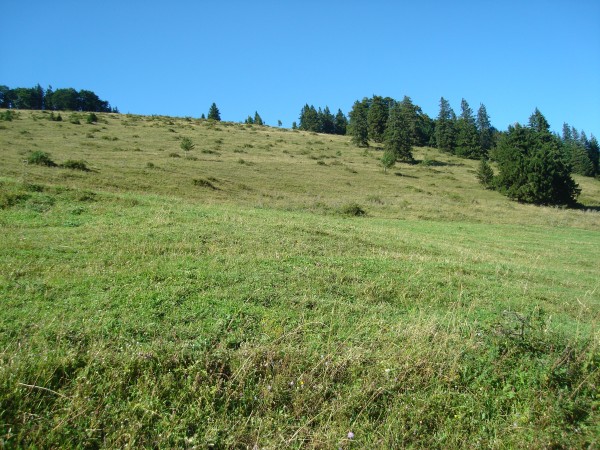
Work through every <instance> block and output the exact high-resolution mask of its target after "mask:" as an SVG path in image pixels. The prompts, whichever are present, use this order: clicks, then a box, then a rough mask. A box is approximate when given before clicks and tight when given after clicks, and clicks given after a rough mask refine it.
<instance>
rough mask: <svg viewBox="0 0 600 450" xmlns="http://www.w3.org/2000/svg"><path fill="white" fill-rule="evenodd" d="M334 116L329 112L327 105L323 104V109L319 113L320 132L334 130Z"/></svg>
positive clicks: (330, 132)
mask: <svg viewBox="0 0 600 450" xmlns="http://www.w3.org/2000/svg"><path fill="white" fill-rule="evenodd" d="M334 122H335V117H333V114H331V111H330V110H329V107H328V106H325V109H324V110H323V112H322V113H321V120H320V123H321V132H322V133H327V134H333V133H334V130H335V124H334Z"/></svg>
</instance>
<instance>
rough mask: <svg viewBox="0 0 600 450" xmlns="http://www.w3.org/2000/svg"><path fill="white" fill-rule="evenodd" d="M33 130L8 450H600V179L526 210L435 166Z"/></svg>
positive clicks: (12, 195) (1, 218)
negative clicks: (79, 164)
mask: <svg viewBox="0 0 600 450" xmlns="http://www.w3.org/2000/svg"><path fill="white" fill-rule="evenodd" d="M43 116H44V114H42V113H40V112H33V113H29V112H21V113H20V115H19V117H16V118H15V119H14V120H13V121H12V122H6V128H4V129H2V130H0V144H1V148H2V151H1V152H0V166H1V167H2V178H0V227H1V229H2V236H1V237H0V298H2V306H3V307H2V310H1V311H0V439H1V440H2V441H1V442H2V443H3V444H2V445H4V446H6V447H9V448H10V447H29V446H37V447H45V448H54V447H86V448H103V447H110V448H112V447H125V446H132V447H158V448H173V447H188V448H194V447H197V448H206V447H207V446H213V447H215V448H253V447H254V446H255V445H256V446H257V447H259V448H282V447H292V448H300V447H302V448H338V447H342V448H394V447H423V448H457V447H461V448H462V447H492V448H523V447H533V448H540V447H555V448H561V447H564V448H581V447H591V448H594V447H595V446H597V445H598V436H599V435H600V429H599V425H598V424H599V422H600V421H599V412H598V408H599V407H600V397H599V396H598V384H599V382H600V375H599V372H598V366H599V364H600V351H599V348H598V344H599V342H600V341H599V338H600V334H599V332H598V327H597V324H598V317H599V306H600V295H599V293H598V292H599V291H598V288H599V277H598V268H597V267H598V266H597V259H598V255H599V254H600V239H599V237H600V214H599V213H598V211H597V208H598V206H599V203H600V187H599V183H598V181H595V180H591V179H584V178H578V179H577V181H578V182H579V183H580V184H581V186H582V188H583V193H582V198H581V201H582V203H584V205H585V206H586V208H587V210H584V209H581V210H565V209H557V208H535V207H531V206H527V205H520V204H517V203H512V202H510V201H508V200H506V199H504V198H503V197H501V196H499V195H498V194H497V193H494V192H490V191H486V190H484V189H482V188H481V187H479V185H478V184H477V181H476V178H475V174H474V171H475V169H476V165H477V162H476V161H465V160H460V159H457V158H453V157H449V156H447V155H443V154H440V153H438V152H437V151H436V150H433V149H418V150H417V152H416V158H417V159H418V160H427V161H429V163H428V164H427V165H423V164H416V165H403V164H402V165H397V167H396V168H394V169H392V170H391V171H388V173H387V174H384V173H383V170H382V168H381V166H380V165H379V163H378V158H379V157H380V152H379V150H377V149H370V150H368V151H366V152H365V151H364V150H363V149H356V148H354V147H352V146H350V145H348V142H349V139H348V138H346V137H337V136H331V137H330V136H326V135H316V136H315V135H312V134H305V133H298V132H291V131H283V130H276V129H272V128H267V127H257V126H254V127H247V126H245V125H237V124H227V123H216V124H211V123H209V122H200V121H193V120H186V119H175V118H166V117H140V116H119V115H105V114H98V118H99V122H98V123H97V124H95V125H87V124H82V125H76V124H70V123H67V122H62V123H61V122H51V121H45V120H43V119H44V117H43ZM94 129H97V130H99V131H97V132H95V133H94V134H95V135H96V137H97V138H96V139H89V138H87V137H86V134H87V133H89V132H90V130H94ZM170 129H172V130H174V131H175V132H172V131H169V130H170ZM22 131H28V133H22ZM73 133H77V134H76V135H74V134H73ZM103 135H105V136H110V137H111V138H110V139H98V138H99V137H101V136H103ZM63 136H66V137H63ZM134 136H137V137H134ZM177 136H189V137H190V138H191V139H192V141H193V142H194V143H195V144H196V148H195V149H194V150H193V151H190V152H189V153H190V155H188V157H187V158H186V157H184V156H182V157H181V158H173V157H172V156H170V155H171V154H172V153H174V152H178V150H179V140H177V139H175V137H177ZM114 138H117V140H114ZM90 141H93V143H94V145H93V146H90V145H89V142H90ZM138 149H139V150H138ZM36 150H39V151H44V152H47V153H49V154H50V156H51V158H52V159H53V161H55V162H56V163H57V164H59V166H58V167H42V166H36V165H31V164H26V163H25V161H26V159H27V155H29V154H30V153H31V152H32V151H36ZM205 150H211V151H212V152H214V153H204V151H205ZM240 150H241V151H243V152H244V154H243V160H244V164H240V163H239V162H238V161H239V160H240V159H241V158H240ZM313 157H314V158H317V161H324V162H325V163H326V165H320V164H317V163H316V162H315V159H314V158H313ZM194 158H196V159H194ZM68 160H75V161H79V160H85V161H86V165H87V167H89V168H90V169H91V171H89V172H82V171H74V170H69V169H65V168H62V167H60V164H61V163H64V162H65V161H68ZM432 161H437V162H436V163H432ZM149 162H152V164H153V166H149V165H148V163H149ZM397 174H399V175H397ZM357 211H364V212H365V213H366V214H364V215H361V214H356V212H357ZM349 432H352V433H354V438H353V439H349V438H348V433H349Z"/></svg>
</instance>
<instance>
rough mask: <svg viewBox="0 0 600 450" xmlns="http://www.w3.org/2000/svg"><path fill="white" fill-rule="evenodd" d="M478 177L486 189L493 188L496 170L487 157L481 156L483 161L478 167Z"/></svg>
mask: <svg viewBox="0 0 600 450" xmlns="http://www.w3.org/2000/svg"><path fill="white" fill-rule="evenodd" d="M477 179H478V180H479V182H480V183H481V184H482V185H483V186H485V188H486V189H491V188H492V186H493V182H494V170H493V169H492V167H491V166H490V165H489V163H488V162H487V161H486V159H485V158H481V162H480V163H479V167H478V168H477Z"/></svg>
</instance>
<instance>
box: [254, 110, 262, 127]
mask: <svg viewBox="0 0 600 450" xmlns="http://www.w3.org/2000/svg"><path fill="white" fill-rule="evenodd" d="M254 123H255V124H256V125H264V122H263V120H262V117H260V115H259V114H258V111H255V112H254Z"/></svg>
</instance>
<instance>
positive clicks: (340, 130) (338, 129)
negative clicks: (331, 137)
mask: <svg viewBox="0 0 600 450" xmlns="http://www.w3.org/2000/svg"><path fill="white" fill-rule="evenodd" d="M347 128H348V119H347V118H346V115H345V114H344V113H343V112H342V110H341V109H338V112H337V114H336V115H335V120H334V123H333V130H334V133H335V134H341V135H344V134H346V129H347Z"/></svg>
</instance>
